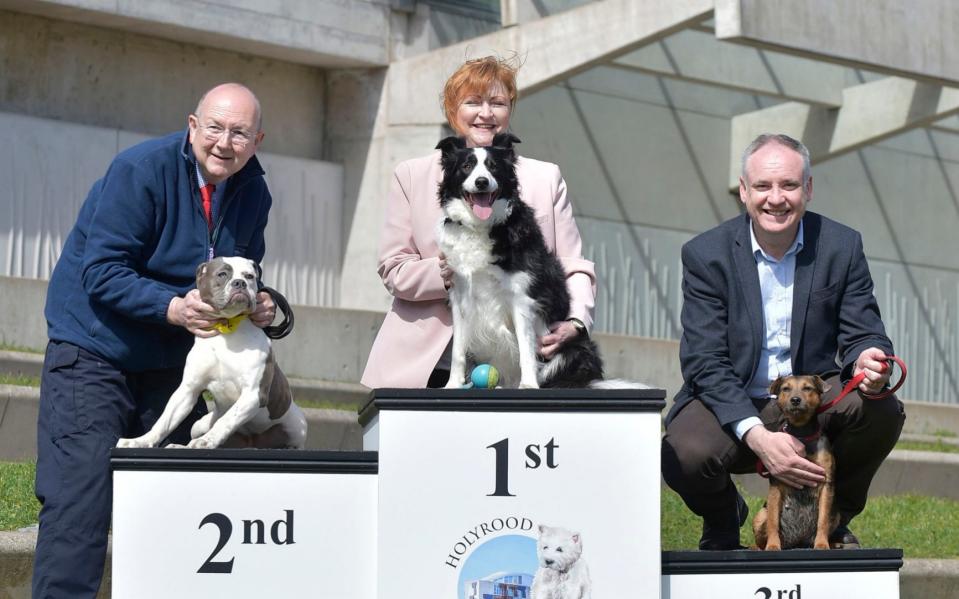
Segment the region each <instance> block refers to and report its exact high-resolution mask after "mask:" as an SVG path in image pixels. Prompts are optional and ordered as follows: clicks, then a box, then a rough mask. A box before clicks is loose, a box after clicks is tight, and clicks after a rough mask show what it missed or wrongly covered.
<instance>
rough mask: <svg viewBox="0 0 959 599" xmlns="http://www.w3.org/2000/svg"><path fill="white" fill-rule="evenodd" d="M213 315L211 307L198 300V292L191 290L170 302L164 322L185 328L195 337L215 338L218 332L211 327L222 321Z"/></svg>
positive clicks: (213, 310) (214, 311) (214, 312)
mask: <svg viewBox="0 0 959 599" xmlns="http://www.w3.org/2000/svg"><path fill="white" fill-rule="evenodd" d="M215 314H216V310H215V309H214V308H213V306H211V305H210V304H207V303H205V302H204V301H203V300H201V299H200V291H199V290H198V289H191V290H190V291H189V292H188V293H187V294H186V296H184V297H175V298H173V299H172V300H170V305H169V306H167V309H166V320H167V322H169V323H170V324H175V325H177V326H180V327H183V328H185V329H186V330H188V331H190V333H192V334H194V335H196V336H197V337H215V336H216V335H219V334H220V332H219V331H217V330H216V329H213V328H212V327H213V325H214V324H216V323H217V322H219V321H220V320H222V319H221V318H218V317H217V316H215Z"/></svg>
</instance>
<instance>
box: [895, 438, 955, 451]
mask: <svg viewBox="0 0 959 599" xmlns="http://www.w3.org/2000/svg"><path fill="white" fill-rule="evenodd" d="M896 449H908V450H911V451H938V452H942V453H959V445H956V444H955V443H943V442H942V441H936V442H935V443H929V442H926V441H900V442H898V443H896Z"/></svg>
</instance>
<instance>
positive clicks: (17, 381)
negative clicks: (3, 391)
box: [0, 373, 40, 387]
mask: <svg viewBox="0 0 959 599" xmlns="http://www.w3.org/2000/svg"><path fill="white" fill-rule="evenodd" d="M0 385H17V386H20V387H39V386H40V377H37V376H26V375H23V374H4V373H0Z"/></svg>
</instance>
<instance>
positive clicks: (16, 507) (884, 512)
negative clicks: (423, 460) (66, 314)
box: [0, 462, 959, 559]
mask: <svg viewBox="0 0 959 599" xmlns="http://www.w3.org/2000/svg"><path fill="white" fill-rule="evenodd" d="M35 472H36V463H34V462H23V463H20V462H17V463H10V462H0V530H16V529H17V528H21V527H24V526H28V525H30V524H33V523H35V522H36V521H37V512H38V511H39V509H40V505H39V504H38V503H37V500H36V499H35V498H34V496H33V477H34V473H35ZM746 501H747V503H748V504H749V514H750V518H749V520H748V521H747V523H746V525H744V526H743V528H742V532H741V534H740V542H741V543H742V544H743V545H747V546H748V545H751V544H752V542H753V539H752V529H751V522H752V516H753V515H755V514H756V512H757V511H758V510H759V508H760V507H761V505H762V501H763V499H762V498H761V497H750V496H746ZM851 528H852V530H853V532H855V533H856V535H857V536H858V537H859V540H860V542H862V545H863V547H902V548H903V550H904V552H905V555H906V557H907V558H953V559H955V558H959V502H957V501H950V500H947V499H939V498H935V497H920V496H916V495H897V496H894V497H874V498H873V499H870V500H869V504H868V505H867V506H866V510H865V511H864V512H863V513H862V514H860V515H859V517H857V518H856V519H855V520H854V521H853V523H852V526H851ZM700 531H701V523H700V520H699V519H698V518H697V517H696V516H694V515H693V514H692V513H691V512H690V511H689V510H688V509H686V506H685V505H684V504H683V502H682V500H681V499H680V498H679V496H678V495H676V494H675V493H673V492H672V491H670V490H668V489H665V488H664V489H663V497H662V546H663V549H664V550H690V549H695V548H696V544H697V543H698V541H699V535H700Z"/></svg>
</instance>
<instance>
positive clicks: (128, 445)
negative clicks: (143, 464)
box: [117, 437, 156, 449]
mask: <svg viewBox="0 0 959 599" xmlns="http://www.w3.org/2000/svg"><path fill="white" fill-rule="evenodd" d="M117 447H118V448H120V449H145V448H149V447H156V444H155V443H150V440H149V439H144V438H143V437H136V438H134V439H118V440H117Z"/></svg>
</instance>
